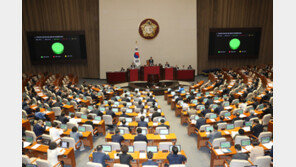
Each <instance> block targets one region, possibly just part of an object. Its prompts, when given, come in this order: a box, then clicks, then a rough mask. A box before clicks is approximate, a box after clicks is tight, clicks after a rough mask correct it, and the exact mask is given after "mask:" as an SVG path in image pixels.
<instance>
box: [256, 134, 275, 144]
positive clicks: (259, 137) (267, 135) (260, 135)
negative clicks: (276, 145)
mask: <svg viewBox="0 0 296 167" xmlns="http://www.w3.org/2000/svg"><path fill="white" fill-rule="evenodd" d="M262 137H270V138H271V137H272V132H261V133H260V134H259V136H258V140H259V141H260V142H261V140H262Z"/></svg>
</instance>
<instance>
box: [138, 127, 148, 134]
mask: <svg viewBox="0 0 296 167" xmlns="http://www.w3.org/2000/svg"><path fill="white" fill-rule="evenodd" d="M138 128H141V129H142V130H146V132H147V133H148V128H146V127H137V128H136V131H137V129H138Z"/></svg>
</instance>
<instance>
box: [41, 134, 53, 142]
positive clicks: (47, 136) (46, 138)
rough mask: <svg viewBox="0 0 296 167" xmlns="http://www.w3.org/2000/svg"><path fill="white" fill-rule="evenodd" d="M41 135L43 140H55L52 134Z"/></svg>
mask: <svg viewBox="0 0 296 167" xmlns="http://www.w3.org/2000/svg"><path fill="white" fill-rule="evenodd" d="M41 137H42V140H49V141H53V139H52V136H50V135H48V134H42V135H41Z"/></svg>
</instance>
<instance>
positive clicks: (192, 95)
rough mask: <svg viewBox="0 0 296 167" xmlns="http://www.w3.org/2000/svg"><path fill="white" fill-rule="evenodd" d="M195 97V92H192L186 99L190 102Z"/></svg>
mask: <svg viewBox="0 0 296 167" xmlns="http://www.w3.org/2000/svg"><path fill="white" fill-rule="evenodd" d="M193 99H195V96H194V93H193V92H190V96H189V97H188V98H187V99H186V101H188V102H189V103H190V101H191V100H193Z"/></svg>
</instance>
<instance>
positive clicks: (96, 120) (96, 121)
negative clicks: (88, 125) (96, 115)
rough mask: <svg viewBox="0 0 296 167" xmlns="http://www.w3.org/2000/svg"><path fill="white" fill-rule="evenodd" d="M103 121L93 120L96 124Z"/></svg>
mask: <svg viewBox="0 0 296 167" xmlns="http://www.w3.org/2000/svg"><path fill="white" fill-rule="evenodd" d="M100 122H101V121H97V120H93V123H94V124H99V123H100Z"/></svg>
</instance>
